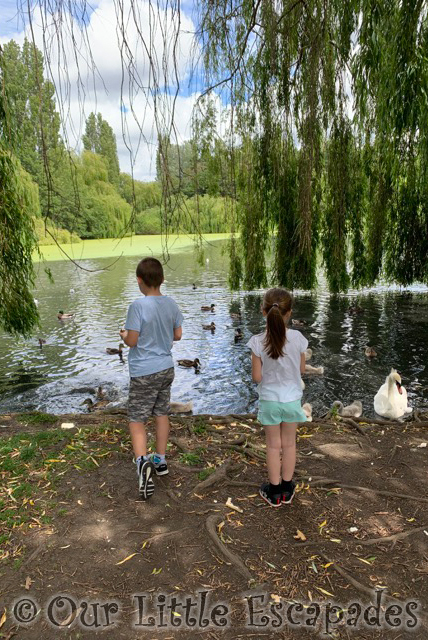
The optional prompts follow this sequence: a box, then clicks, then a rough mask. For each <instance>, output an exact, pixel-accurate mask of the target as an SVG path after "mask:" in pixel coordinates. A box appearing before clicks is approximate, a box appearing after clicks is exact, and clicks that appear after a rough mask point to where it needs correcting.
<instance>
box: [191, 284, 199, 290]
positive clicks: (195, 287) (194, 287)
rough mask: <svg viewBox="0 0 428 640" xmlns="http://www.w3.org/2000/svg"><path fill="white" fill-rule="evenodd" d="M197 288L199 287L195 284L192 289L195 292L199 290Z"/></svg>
mask: <svg viewBox="0 0 428 640" xmlns="http://www.w3.org/2000/svg"><path fill="white" fill-rule="evenodd" d="M197 288H198V287H197V286H196V285H195V283H193V285H192V289H193V291H195V289H197Z"/></svg>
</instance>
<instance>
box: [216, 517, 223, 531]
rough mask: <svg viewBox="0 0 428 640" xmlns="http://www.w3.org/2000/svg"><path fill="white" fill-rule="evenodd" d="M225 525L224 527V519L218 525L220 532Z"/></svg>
mask: <svg viewBox="0 0 428 640" xmlns="http://www.w3.org/2000/svg"><path fill="white" fill-rule="evenodd" d="M223 527H224V520H223V521H222V522H220V524H219V525H218V527H217V529H218V532H219V533H220V531H221V530H222V529H223Z"/></svg>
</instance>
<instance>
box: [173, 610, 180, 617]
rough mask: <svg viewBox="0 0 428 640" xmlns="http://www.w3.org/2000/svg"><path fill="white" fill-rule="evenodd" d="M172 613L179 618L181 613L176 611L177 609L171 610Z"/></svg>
mask: <svg viewBox="0 0 428 640" xmlns="http://www.w3.org/2000/svg"><path fill="white" fill-rule="evenodd" d="M172 615H173V616H176V617H177V618H181V613H178V611H173V612H172Z"/></svg>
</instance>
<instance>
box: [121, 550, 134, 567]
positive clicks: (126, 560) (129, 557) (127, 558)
mask: <svg viewBox="0 0 428 640" xmlns="http://www.w3.org/2000/svg"><path fill="white" fill-rule="evenodd" d="M137 553H138V552H136V553H131V555H130V556H127V557H126V558H124V560H121V561H120V562H116V566H117V565H119V564H123V563H124V562H128V560H130V559H131V558H133V557H134V556H136V555H137Z"/></svg>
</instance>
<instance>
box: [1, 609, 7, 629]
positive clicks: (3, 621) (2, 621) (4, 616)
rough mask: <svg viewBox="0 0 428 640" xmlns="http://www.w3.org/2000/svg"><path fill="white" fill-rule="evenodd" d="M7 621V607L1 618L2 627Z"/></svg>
mask: <svg viewBox="0 0 428 640" xmlns="http://www.w3.org/2000/svg"><path fill="white" fill-rule="evenodd" d="M5 622H6V609H5V610H4V611H3V614H2V617H1V618H0V629H1V628H2V626H3V625H4V623H5Z"/></svg>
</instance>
